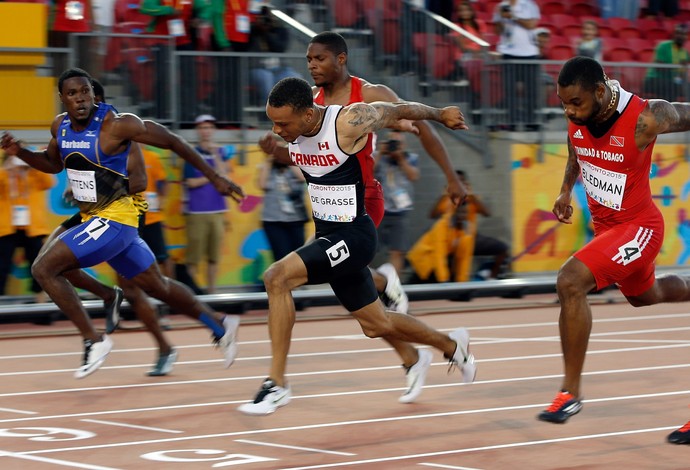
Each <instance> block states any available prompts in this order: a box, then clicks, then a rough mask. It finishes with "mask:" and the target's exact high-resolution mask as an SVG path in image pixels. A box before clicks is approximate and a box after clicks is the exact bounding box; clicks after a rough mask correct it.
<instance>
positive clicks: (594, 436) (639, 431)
mask: <svg viewBox="0 0 690 470" xmlns="http://www.w3.org/2000/svg"><path fill="white" fill-rule="evenodd" d="M669 429H675V428H673V427H672V428H668V427H664V428H647V429H631V430H628V431H618V432H608V433H600V434H583V435H581V436H572V437H561V438H557V439H542V440H538V441H522V442H513V443H510V444H498V445H493V446H484V447H473V448H468V449H455V450H444V451H439V452H428V453H425V454H411V455H399V456H395V457H382V458H378V459H368V460H358V461H351V462H338V463H331V464H324V465H310V466H307V467H289V468H285V469H283V470H312V469H316V468H333V467H349V466H352V465H364V464H373V463H381V462H396V461H400V460H409V459H418V458H426V457H438V456H441V455H457V454H466V453H468V452H481V451H486V450H496V449H511V448H516V447H527V446H537V445H545V444H559V443H563V442H573V441H582V440H588V439H600V438H606V437H618V436H629V435H631V434H642V433H649V432H660V431H668V430H669ZM451 468H453V467H451Z"/></svg>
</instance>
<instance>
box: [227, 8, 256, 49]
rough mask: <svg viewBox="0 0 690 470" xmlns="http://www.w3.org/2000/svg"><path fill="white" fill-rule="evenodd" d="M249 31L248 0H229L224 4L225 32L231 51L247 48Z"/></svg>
mask: <svg viewBox="0 0 690 470" xmlns="http://www.w3.org/2000/svg"><path fill="white" fill-rule="evenodd" d="M250 32H251V19H250V15H249V0H230V1H229V2H228V4H227V5H226V6H225V33H226V34H227V36H228V40H229V41H230V47H231V48H232V50H233V51H236V52H247V51H248V50H249V33H250Z"/></svg>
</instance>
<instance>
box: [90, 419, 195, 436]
mask: <svg viewBox="0 0 690 470" xmlns="http://www.w3.org/2000/svg"><path fill="white" fill-rule="evenodd" d="M82 421H85V422H87V423H96V424H106V425H108V426H121V427H123V428H133V429H143V430H144V431H156V432H169V433H173V434H182V433H184V431H178V430H176V429H163V428H153V427H150V426H140V425H138V424H129V423H116V422H115V421H103V420H100V419H82Z"/></svg>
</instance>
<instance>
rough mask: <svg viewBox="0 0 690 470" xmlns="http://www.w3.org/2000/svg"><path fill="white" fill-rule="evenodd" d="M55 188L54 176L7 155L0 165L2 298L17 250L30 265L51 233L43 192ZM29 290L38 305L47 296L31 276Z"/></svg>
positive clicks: (0, 274)
mask: <svg viewBox="0 0 690 470" xmlns="http://www.w3.org/2000/svg"><path fill="white" fill-rule="evenodd" d="M53 186H55V177H54V176H52V175H49V174H46V173H43V172H41V171H38V170H35V169H34V168H31V167H30V166H29V165H27V164H26V163H24V162H23V161H22V160H20V159H19V158H17V157H16V156H14V155H10V154H8V153H7V152H5V153H4V154H3V161H2V166H0V195H2V201H3V204H0V295H5V288H6V284H7V278H8V277H9V275H10V273H11V271H12V258H13V256H14V252H15V250H16V249H17V248H20V247H21V248H23V249H24V258H25V259H26V261H27V262H28V263H29V266H31V265H32V264H33V262H34V260H35V259H36V258H37V257H38V253H39V251H40V250H41V246H42V245H43V240H44V239H45V238H46V236H47V235H48V234H49V233H50V227H48V225H47V222H46V218H45V217H44V216H43V214H45V212H46V191H47V190H48V189H50V188H51V187H53ZM31 291H32V292H33V293H34V295H35V300H36V301H37V302H44V301H46V300H47V296H46V295H45V293H44V292H43V289H41V286H40V284H39V283H38V282H37V281H36V279H34V277H33V276H31Z"/></svg>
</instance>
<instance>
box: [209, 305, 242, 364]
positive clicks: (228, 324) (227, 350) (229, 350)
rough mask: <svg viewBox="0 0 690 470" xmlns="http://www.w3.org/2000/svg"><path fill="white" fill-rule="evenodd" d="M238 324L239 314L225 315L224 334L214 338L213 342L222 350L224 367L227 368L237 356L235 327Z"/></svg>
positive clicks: (236, 327)
mask: <svg viewBox="0 0 690 470" xmlns="http://www.w3.org/2000/svg"><path fill="white" fill-rule="evenodd" d="M239 326H240V316H239V315H225V318H223V328H225V334H224V335H223V336H222V337H220V338H215V339H214V342H215V344H216V345H218V347H220V348H221V349H222V350H223V356H225V363H224V365H225V368H226V369H227V368H228V367H230V366H231V365H232V363H233V362H235V358H236V357H237V329H238V328H239Z"/></svg>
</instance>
